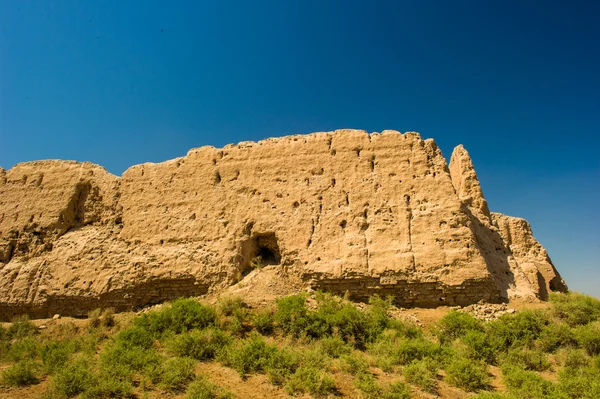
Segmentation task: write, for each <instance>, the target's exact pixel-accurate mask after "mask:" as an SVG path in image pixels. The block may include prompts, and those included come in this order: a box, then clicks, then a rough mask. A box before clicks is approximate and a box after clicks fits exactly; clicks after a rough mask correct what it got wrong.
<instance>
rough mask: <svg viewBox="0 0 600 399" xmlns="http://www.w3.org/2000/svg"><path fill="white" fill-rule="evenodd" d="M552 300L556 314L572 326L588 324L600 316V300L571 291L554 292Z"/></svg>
mask: <svg viewBox="0 0 600 399" xmlns="http://www.w3.org/2000/svg"><path fill="white" fill-rule="evenodd" d="M550 302H552V304H553V305H554V314H555V315H556V316H557V317H559V318H561V319H562V320H564V321H565V322H567V323H568V324H569V325H570V326H578V325H584V324H588V323H590V322H592V321H595V320H598V319H599V318H600V300H598V299H596V298H593V297H591V296H587V295H584V294H579V293H576V292H570V293H567V294H560V293H552V294H550Z"/></svg>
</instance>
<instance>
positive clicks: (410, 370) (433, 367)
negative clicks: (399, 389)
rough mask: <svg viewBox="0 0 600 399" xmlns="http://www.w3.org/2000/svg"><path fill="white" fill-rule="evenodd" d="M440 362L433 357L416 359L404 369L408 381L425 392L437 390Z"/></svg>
mask: <svg viewBox="0 0 600 399" xmlns="http://www.w3.org/2000/svg"><path fill="white" fill-rule="evenodd" d="M437 373H438V363H437V362H436V361H435V360H433V359H423V360H414V361H412V362H411V363H410V364H408V365H406V366H405V367H404V368H403V369H402V374H404V376H405V377H406V381H408V382H410V383H411V384H414V385H417V386H418V387H419V388H421V389H422V390H424V391H425V392H429V393H435V392H436V391H437Z"/></svg>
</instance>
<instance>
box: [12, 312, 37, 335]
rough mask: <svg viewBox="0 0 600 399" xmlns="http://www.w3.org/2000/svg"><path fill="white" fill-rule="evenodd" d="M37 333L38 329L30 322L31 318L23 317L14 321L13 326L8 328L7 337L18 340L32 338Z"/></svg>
mask: <svg viewBox="0 0 600 399" xmlns="http://www.w3.org/2000/svg"><path fill="white" fill-rule="evenodd" d="M37 331H38V329H37V327H36V326H35V324H33V323H32V322H31V320H29V317H28V316H26V315H23V316H18V317H16V318H14V319H13V321H12V324H11V325H10V327H8V330H7V332H6V335H7V336H8V338H10V339H15V338H17V339H18V338H25V337H29V336H32V335H34V334H35V333H36V332H37Z"/></svg>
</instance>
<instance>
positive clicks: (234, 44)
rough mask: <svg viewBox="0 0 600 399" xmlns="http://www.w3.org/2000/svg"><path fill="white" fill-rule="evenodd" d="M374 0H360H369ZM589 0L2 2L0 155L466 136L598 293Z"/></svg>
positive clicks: (459, 139) (599, 128)
mask: <svg viewBox="0 0 600 399" xmlns="http://www.w3.org/2000/svg"><path fill="white" fill-rule="evenodd" d="M368 3H372V4H368ZM599 15H600V2H598V1H588V2H584V1H560V2H553V1H538V2H534V1H501V2H488V1H479V0H473V1H461V0H458V1H457V0H453V1H426V0H424V1H390V2H384V1H375V2H366V1H365V2H354V1H326V0H319V1H306V0H304V1H298V2H288V1H270V2H263V1H243V2H234V1H222V0H221V1H189V2H183V1H149V0H146V1H134V0H129V1H127V0H126V1H123V0H119V1H109V0H106V1H66V0H61V1H26V0H19V1H2V2H0V166H2V167H4V168H6V169H8V168H10V167H12V166H13V165H14V164H15V163H18V162H23V161H30V160H36V159H47V158H59V159H75V160H79V161H91V162H95V163H98V164H101V165H102V166H104V167H105V168H106V169H108V170H109V171H110V172H112V173H115V174H121V173H122V172H123V171H124V170H125V169H127V168H128V167H129V166H131V165H134V164H137V163H142V162H148V161H152V162H159V161H163V160H167V159H170V158H174V157H177V156H182V155H185V153H186V152H187V151H188V150H189V149H190V148H192V147H199V146H203V145H213V146H217V147H219V146H223V145H225V144H227V143H236V142H239V141H246V140H259V139H263V138H266V137H272V136H282V135H288V134H295V133H309V132H313V131H327V130H334V129H339V128H357V129H365V130H368V131H381V130H383V129H396V130H400V131H402V132H404V131H409V130H410V131H418V132H420V133H421V135H422V136H423V137H433V138H434V139H435V140H436V141H437V143H438V144H439V145H440V147H441V148H442V151H443V152H444V155H445V156H446V158H447V159H449V157H450V154H451V152H452V148H453V147H454V146H455V145H457V144H460V143H462V144H464V145H465V147H466V148H467V150H468V151H469V152H470V153H471V156H472V158H473V161H474V163H475V167H476V169H477V172H478V175H479V178H480V180H481V184H482V186H483V189H484V193H485V196H486V198H487V199H488V202H489V205H490V208H491V209H492V210H493V211H497V212H502V213H505V214H508V215H513V216H520V217H524V218H526V219H528V220H529V221H530V222H531V224H532V227H533V230H534V234H535V235H536V237H537V238H538V239H539V240H540V241H541V243H542V244H543V245H544V246H545V247H546V248H547V249H548V251H549V253H550V256H551V257H552V259H553V260H554V263H555V264H556V266H557V267H558V269H559V271H560V272H561V273H562V275H563V277H564V278H565V280H566V281H567V283H568V284H569V286H570V288H571V289H573V290H577V291H582V292H585V293H588V294H592V295H595V296H598V297H600V211H599V209H600V157H599V155H598V154H599V144H600V94H599V93H600V23H599V22H598V18H599Z"/></svg>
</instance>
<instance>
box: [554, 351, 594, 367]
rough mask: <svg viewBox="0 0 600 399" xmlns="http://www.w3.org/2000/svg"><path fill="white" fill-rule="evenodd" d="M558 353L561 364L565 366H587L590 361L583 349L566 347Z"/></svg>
mask: <svg viewBox="0 0 600 399" xmlns="http://www.w3.org/2000/svg"><path fill="white" fill-rule="evenodd" d="M559 355H560V356H559V359H561V360H562V364H563V366H565V367H567V368H579V367H589V366H590V365H591V363H592V361H591V359H590V358H589V357H588V356H586V354H585V351H584V350H583V349H567V350H565V351H561V352H559Z"/></svg>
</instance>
